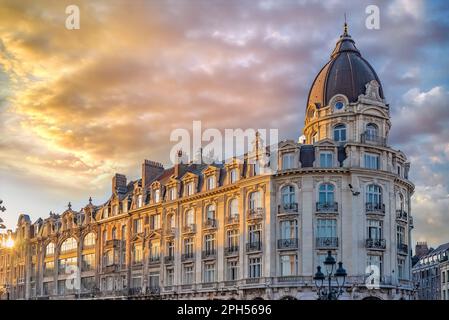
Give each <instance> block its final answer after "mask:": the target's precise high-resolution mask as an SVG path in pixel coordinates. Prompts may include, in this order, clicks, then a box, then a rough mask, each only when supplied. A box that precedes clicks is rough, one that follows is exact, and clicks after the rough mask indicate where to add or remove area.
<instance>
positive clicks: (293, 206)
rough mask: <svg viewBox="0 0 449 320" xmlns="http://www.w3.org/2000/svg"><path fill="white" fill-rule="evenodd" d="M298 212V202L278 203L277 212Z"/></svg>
mask: <svg viewBox="0 0 449 320" xmlns="http://www.w3.org/2000/svg"><path fill="white" fill-rule="evenodd" d="M292 213H293V214H294V213H298V204H297V203H296V202H291V203H283V204H280V205H278V214H292Z"/></svg>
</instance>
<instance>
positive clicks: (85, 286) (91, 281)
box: [81, 277, 95, 292]
mask: <svg viewBox="0 0 449 320" xmlns="http://www.w3.org/2000/svg"><path fill="white" fill-rule="evenodd" d="M94 287H95V277H83V278H81V290H82V291H83V292H87V291H90V290H92V289H93V288H94Z"/></svg>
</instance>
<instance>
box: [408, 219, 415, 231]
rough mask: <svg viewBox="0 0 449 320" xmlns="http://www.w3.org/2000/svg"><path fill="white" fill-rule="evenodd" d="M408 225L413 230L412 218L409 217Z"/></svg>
mask: <svg viewBox="0 0 449 320" xmlns="http://www.w3.org/2000/svg"><path fill="white" fill-rule="evenodd" d="M408 223H409V225H410V228H412V229H413V228H414V225H413V217H409V222H408Z"/></svg>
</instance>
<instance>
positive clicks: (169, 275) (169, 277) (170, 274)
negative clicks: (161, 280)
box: [165, 267, 175, 286]
mask: <svg viewBox="0 0 449 320" xmlns="http://www.w3.org/2000/svg"><path fill="white" fill-rule="evenodd" d="M165 277H166V284H167V286H172V285H173V283H174V278H175V270H174V269H173V268H172V267H170V268H167V271H166V274H165Z"/></svg>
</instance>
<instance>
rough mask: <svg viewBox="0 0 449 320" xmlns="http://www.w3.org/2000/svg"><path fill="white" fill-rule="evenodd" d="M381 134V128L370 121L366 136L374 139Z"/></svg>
mask: <svg viewBox="0 0 449 320" xmlns="http://www.w3.org/2000/svg"><path fill="white" fill-rule="evenodd" d="M378 135H379V129H378V128H377V125H375V124H374V123H368V124H367V125H366V138H367V139H369V140H373V139H375V138H377V136H378Z"/></svg>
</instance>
